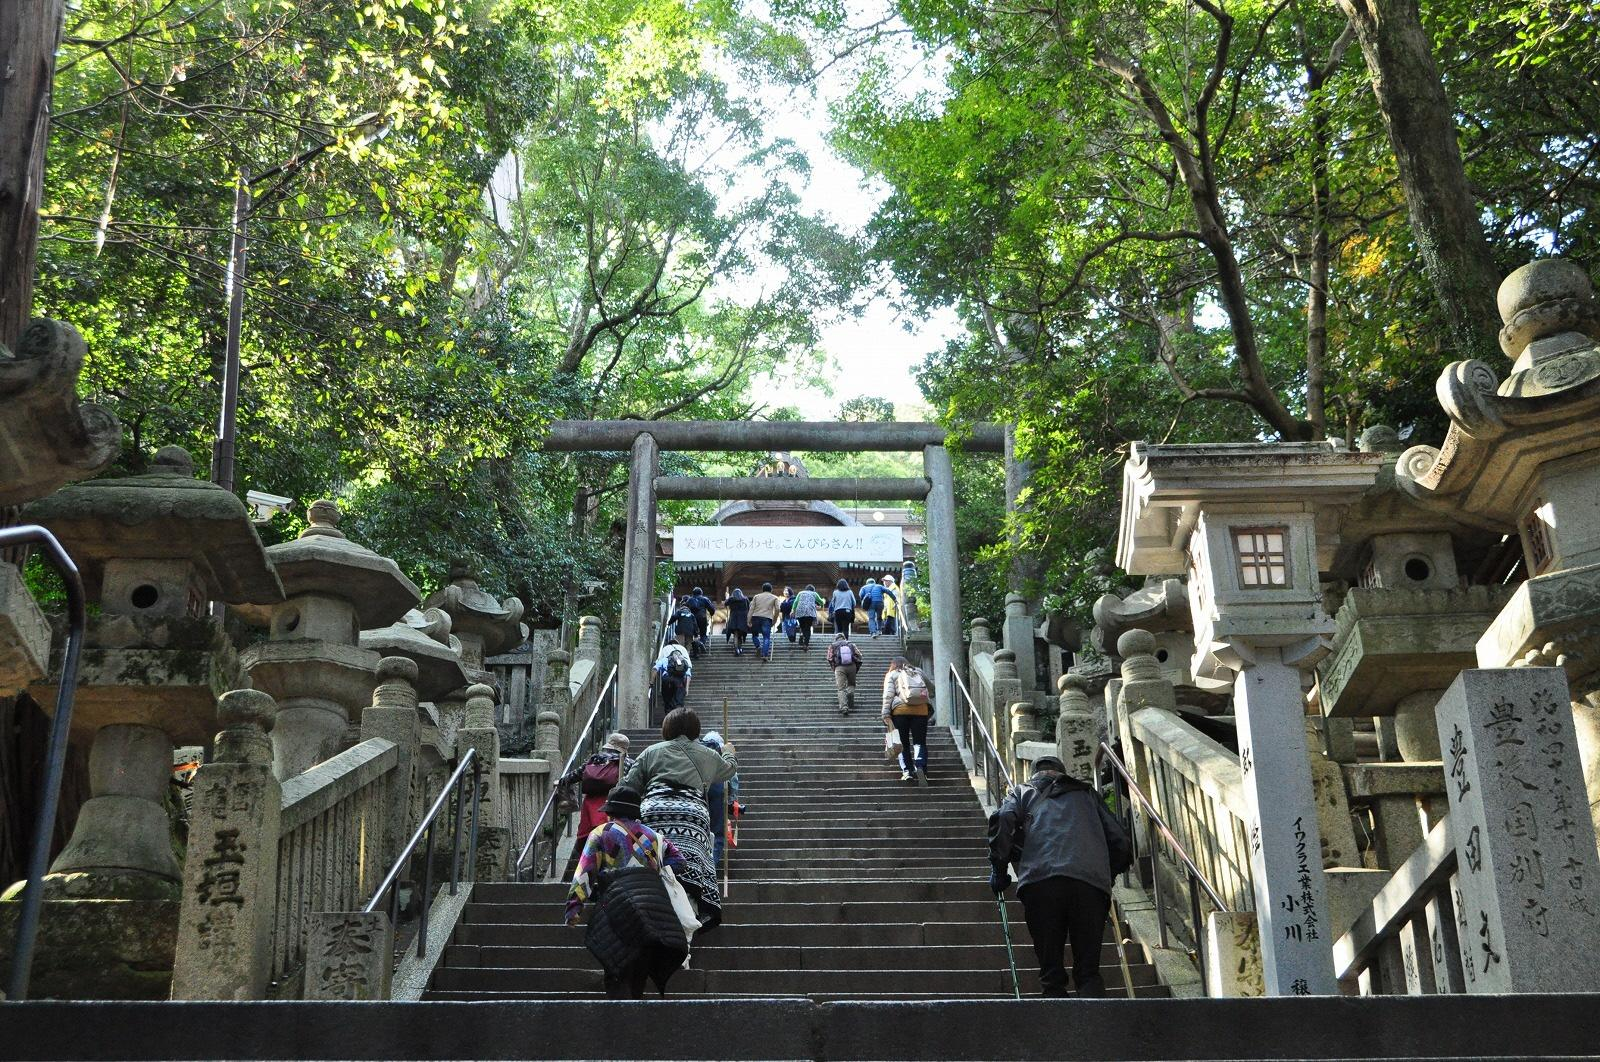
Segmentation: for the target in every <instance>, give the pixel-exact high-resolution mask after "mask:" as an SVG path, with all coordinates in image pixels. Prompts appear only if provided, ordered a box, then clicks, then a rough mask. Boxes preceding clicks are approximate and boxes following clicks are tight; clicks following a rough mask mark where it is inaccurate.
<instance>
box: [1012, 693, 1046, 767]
mask: <svg viewBox="0 0 1600 1062" xmlns="http://www.w3.org/2000/svg"><path fill="white" fill-rule="evenodd" d="M1008 714H1009V716H1010V723H1011V741H1010V744H1009V745H1008V750H1009V752H1010V756H1011V777H1013V778H1015V779H1017V780H1018V781H1020V780H1022V779H1024V778H1026V777H1027V776H1028V775H1029V773H1030V772H1029V770H1028V768H1029V764H1028V761H1027V760H1024V759H1023V758H1022V743H1023V742H1024V741H1038V740H1039V739H1040V738H1042V737H1043V736H1044V733H1043V731H1041V730H1040V729H1039V715H1038V711H1037V710H1036V709H1035V708H1034V706H1033V702H1032V701H1012V702H1011V707H1010V710H1009V713H1008Z"/></svg>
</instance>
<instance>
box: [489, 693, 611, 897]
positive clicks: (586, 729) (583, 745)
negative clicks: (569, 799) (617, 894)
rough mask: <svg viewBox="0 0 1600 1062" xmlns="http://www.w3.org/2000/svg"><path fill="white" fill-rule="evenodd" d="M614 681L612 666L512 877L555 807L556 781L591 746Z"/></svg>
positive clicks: (516, 873)
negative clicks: (597, 721) (597, 720)
mask: <svg viewBox="0 0 1600 1062" xmlns="http://www.w3.org/2000/svg"><path fill="white" fill-rule="evenodd" d="M616 683H617V669H616V667H615V666H613V667H612V669H611V674H610V675H608V676H606V681H605V685H603V686H601V687H600V696H598V697H596V698H595V701H594V711H592V712H590V713H589V719H588V721H587V722H586V723H584V724H583V729H582V730H581V731H579V732H578V737H577V739H576V740H574V741H573V743H572V754H571V755H570V756H568V757H567V762H566V763H565V764H564V765H562V768H561V773H560V774H558V775H556V776H555V778H553V779H551V782H550V795H549V796H548V797H546V798H545V802H544V807H542V808H540V809H539V818H538V819H537V820H535V822H534V824H533V829H532V830H530V831H529V832H528V843H527V844H525V845H523V846H522V851H521V852H520V853H518V854H517V861H516V863H515V864H513V865H512V867H511V874H512V877H515V878H520V877H521V876H522V868H523V865H524V864H526V863H527V861H528V853H529V852H531V851H533V846H534V844H535V843H536V842H537V841H538V839H539V831H540V830H541V829H542V828H543V827H544V824H545V820H546V819H548V818H549V817H550V812H551V810H552V809H553V808H554V807H555V804H556V789H557V783H559V782H560V780H561V779H562V778H565V777H566V776H567V775H568V774H570V773H571V771H572V768H573V767H574V766H576V765H577V762H578V757H579V756H580V755H582V754H583V753H584V752H585V751H586V749H587V748H590V747H592V744H591V743H592V742H593V740H594V724H595V720H596V719H598V718H599V717H600V713H601V712H602V711H604V710H605V707H606V698H607V695H608V694H611V693H612V692H613V690H614V687H615V686H616ZM610 721H611V720H610V717H609V716H608V717H607V719H606V722H607V724H608V725H609V723H610ZM554 851H555V845H554V844H552V845H551V856H552V860H553V859H554Z"/></svg>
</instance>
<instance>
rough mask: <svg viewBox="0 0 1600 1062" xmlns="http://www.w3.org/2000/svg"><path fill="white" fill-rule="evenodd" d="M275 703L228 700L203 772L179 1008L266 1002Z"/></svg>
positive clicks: (273, 862) (195, 812)
mask: <svg viewBox="0 0 1600 1062" xmlns="http://www.w3.org/2000/svg"><path fill="white" fill-rule="evenodd" d="M277 713H278V706H277V704H276V703H275V702H274V701H273V699H272V698H271V697H269V696H267V695H266V694H265V693H262V692H260V691H258V690H234V691H232V692H231V693H225V694H223V695H222V698H221V700H220V701H219V702H218V705H217V717H218V720H219V721H220V722H221V724H222V731H221V732H220V733H219V734H217V737H216V745H215V752H214V753H213V755H212V758H211V760H210V761H209V762H207V763H205V764H203V765H201V767H200V768H199V769H198V770H197V771H195V776H194V793H193V803H192V810H191V811H190V815H189V851H188V858H187V859H186V860H185V862H184V869H183V898H182V901H181V904H180V907H179V913H178V947H177V954H176V957H175V960H174V963H173V970H172V998H173V999H224V1000H246V999H265V998H266V996H267V987H268V979H269V977H270V975H271V966H272V953H271V939H272V924H273V918H274V917H275V914H276V911H277V901H276V895H277V886H278V833H279V827H278V823H279V818H280V815H281V813H282V810H283V790H282V788H281V787H280V786H279V784H278V779H277V777H276V776H275V775H274V774H273V771H272V740H271V738H270V737H268V733H267V732H268V731H269V730H271V729H272V726H273V723H274V721H275V719H276V716H277Z"/></svg>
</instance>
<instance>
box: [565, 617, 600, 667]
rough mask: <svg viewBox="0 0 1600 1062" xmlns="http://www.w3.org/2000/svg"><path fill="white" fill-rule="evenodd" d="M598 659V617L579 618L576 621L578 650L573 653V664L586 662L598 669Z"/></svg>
mask: <svg viewBox="0 0 1600 1062" xmlns="http://www.w3.org/2000/svg"><path fill="white" fill-rule="evenodd" d="M600 658H601V648H600V617H599V616H581V617H579V619H578V648H577V650H576V652H574V653H573V657H572V659H573V662H574V663H576V662H577V661H579V660H588V661H590V662H592V663H593V664H594V666H595V667H599V666H600Z"/></svg>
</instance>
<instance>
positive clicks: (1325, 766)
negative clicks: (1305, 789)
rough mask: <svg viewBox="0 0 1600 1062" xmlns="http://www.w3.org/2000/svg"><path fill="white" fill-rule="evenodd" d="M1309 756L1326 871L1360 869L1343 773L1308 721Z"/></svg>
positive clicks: (1314, 722) (1312, 722)
mask: <svg viewBox="0 0 1600 1062" xmlns="http://www.w3.org/2000/svg"><path fill="white" fill-rule="evenodd" d="M1305 734H1306V755H1307V758H1308V759H1309V760H1310V763H1311V791H1312V793H1313V794H1314V796H1315V799H1316V802H1317V833H1318V835H1319V836H1320V837H1321V838H1322V865H1323V866H1324V867H1358V866H1360V865H1361V853H1360V851H1359V850H1358V849H1357V848H1356V831H1355V827H1354V826H1353V825H1351V822H1350V798H1349V795H1348V794H1347V793H1346V792H1345V788H1344V772H1343V771H1341V770H1340V769H1339V765H1338V764H1337V763H1335V762H1333V760H1331V759H1329V758H1328V757H1327V756H1326V755H1325V754H1324V753H1323V751H1322V748H1321V741H1320V740H1319V739H1318V736H1317V724H1316V721H1315V720H1313V719H1307V720H1305Z"/></svg>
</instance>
